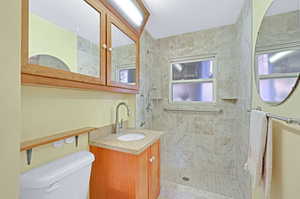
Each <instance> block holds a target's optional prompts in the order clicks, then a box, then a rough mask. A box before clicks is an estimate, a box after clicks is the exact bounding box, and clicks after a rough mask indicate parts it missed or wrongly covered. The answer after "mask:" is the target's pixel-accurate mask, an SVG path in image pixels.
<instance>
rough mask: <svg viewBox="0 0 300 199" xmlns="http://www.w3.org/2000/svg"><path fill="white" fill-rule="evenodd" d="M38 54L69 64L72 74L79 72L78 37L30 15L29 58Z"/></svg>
mask: <svg viewBox="0 0 300 199" xmlns="http://www.w3.org/2000/svg"><path fill="white" fill-rule="evenodd" d="M61 41H63V47H62V43H61ZM38 54H46V55H52V56H54V57H57V58H59V59H61V60H62V61H63V62H64V63H65V64H67V65H68V67H69V68H70V70H71V71H72V72H77V36H76V35H75V34H74V33H72V32H70V31H67V30H66V29H63V28H61V27H59V26H57V25H55V24H53V23H50V22H49V21H47V20H45V19H43V18H41V17H39V16H37V15H35V14H30V15H29V56H30V57H31V56H33V55H38Z"/></svg>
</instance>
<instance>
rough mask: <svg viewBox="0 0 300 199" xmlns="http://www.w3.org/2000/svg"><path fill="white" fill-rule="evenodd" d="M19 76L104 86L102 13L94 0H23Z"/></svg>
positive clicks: (103, 21)
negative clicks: (20, 67) (35, 76)
mask: <svg viewBox="0 0 300 199" xmlns="http://www.w3.org/2000/svg"><path fill="white" fill-rule="evenodd" d="M22 11H23V18H24V19H23V38H22V49H23V50H22V73H25V74H26V73H27V74H31V75H32V74H33V75H39V76H46V77H50V78H58V79H67V80H72V81H78V82H85V83H93V84H101V85H102V84H105V82H106V81H105V78H106V71H105V70H106V68H105V65H106V49H105V48H104V47H105V43H106V35H105V33H106V32H105V29H106V25H105V23H106V22H105V18H106V17H105V12H104V11H103V10H102V8H101V7H99V6H98V5H97V3H95V1H94V0H68V1H61V0H23V10H22Z"/></svg>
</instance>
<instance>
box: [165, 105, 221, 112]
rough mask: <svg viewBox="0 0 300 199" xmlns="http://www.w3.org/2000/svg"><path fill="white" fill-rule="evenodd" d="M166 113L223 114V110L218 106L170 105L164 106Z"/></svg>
mask: <svg viewBox="0 0 300 199" xmlns="http://www.w3.org/2000/svg"><path fill="white" fill-rule="evenodd" d="M164 111H169V112H181V111H185V112H202V113H222V112H223V110H222V109H220V108H218V107H217V106H216V105H210V104H209V105H194V104H187V105H185V104H168V105H165V106H164Z"/></svg>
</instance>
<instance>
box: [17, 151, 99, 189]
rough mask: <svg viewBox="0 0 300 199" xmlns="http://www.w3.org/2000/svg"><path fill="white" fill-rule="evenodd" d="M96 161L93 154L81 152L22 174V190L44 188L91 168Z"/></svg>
mask: <svg viewBox="0 0 300 199" xmlns="http://www.w3.org/2000/svg"><path fill="white" fill-rule="evenodd" d="M94 160H95V157H94V155H93V154H92V153H90V152H88V151H81V152H77V153H73V154H71V155H68V156H66V157H63V158H61V159H58V160H55V161H53V162H50V163H48V164H45V165H43V166H41V167H38V168H34V169H31V170H30V171H27V172H25V173H23V174H21V188H43V187H48V186H50V185H51V184H53V183H55V182H57V181H59V180H61V179H62V178H64V177H66V176H68V175H70V174H72V173H74V172H76V171H78V170H79V169H81V168H83V167H86V166H89V165H91V164H92V162H93V161H94Z"/></svg>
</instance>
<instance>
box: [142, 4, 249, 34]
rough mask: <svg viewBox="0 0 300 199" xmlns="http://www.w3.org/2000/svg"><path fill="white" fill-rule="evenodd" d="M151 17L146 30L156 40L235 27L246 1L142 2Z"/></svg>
mask: <svg viewBox="0 0 300 199" xmlns="http://www.w3.org/2000/svg"><path fill="white" fill-rule="evenodd" d="M143 1H144V3H145V4H146V7H147V8H148V9H149V10H150V13H151V16H150V19H149V22H148V24H147V27H146V29H147V30H148V31H149V32H150V34H151V35H152V36H153V37H154V38H163V37H168V36H172V35H178V34H183V33H188V32H195V31H199V30H204V29H209V28H214V27H219V26H224V25H229V24H234V23H235V22H236V21H237V18H238V17H239V15H240V12H241V9H242V7H243V4H244V0H143Z"/></svg>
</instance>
